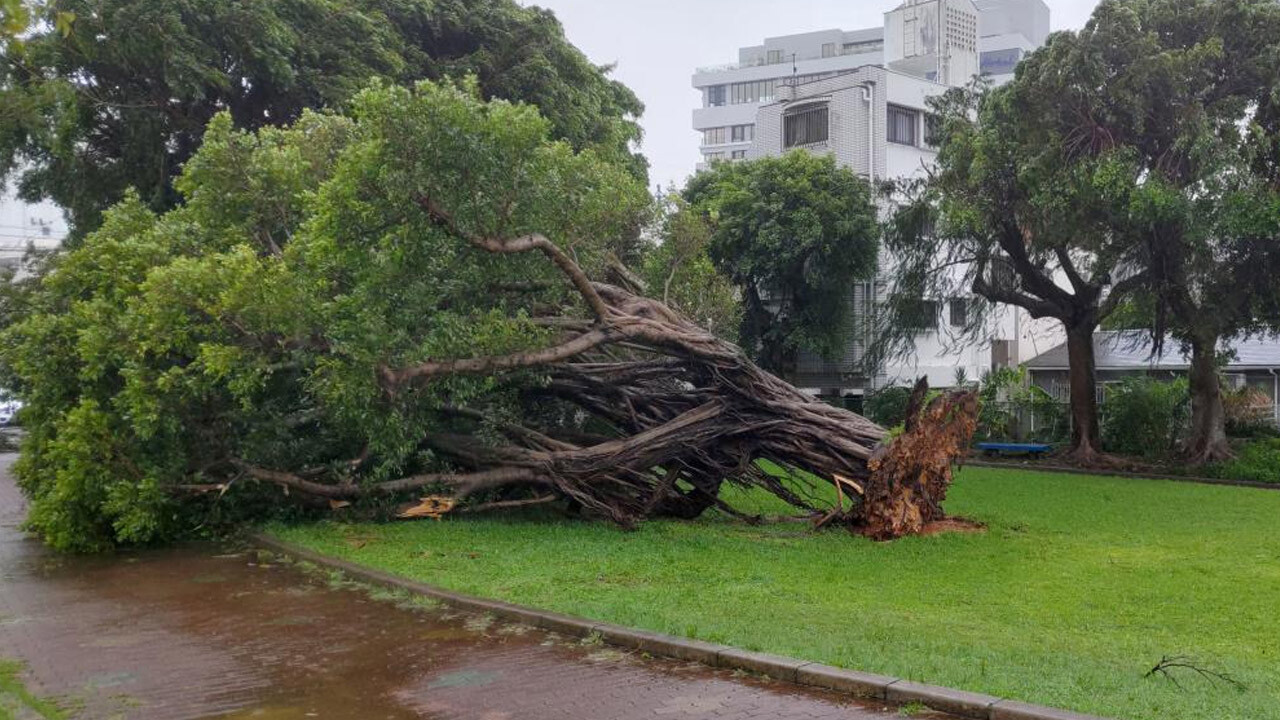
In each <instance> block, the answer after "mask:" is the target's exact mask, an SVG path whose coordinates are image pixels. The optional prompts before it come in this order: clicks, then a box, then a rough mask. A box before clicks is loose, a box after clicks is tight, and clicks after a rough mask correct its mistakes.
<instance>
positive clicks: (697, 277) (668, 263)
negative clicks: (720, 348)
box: [643, 195, 742, 342]
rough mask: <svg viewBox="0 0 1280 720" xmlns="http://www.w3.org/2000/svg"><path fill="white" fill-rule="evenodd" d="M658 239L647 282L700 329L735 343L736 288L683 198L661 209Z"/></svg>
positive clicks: (704, 223)
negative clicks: (719, 266)
mask: <svg viewBox="0 0 1280 720" xmlns="http://www.w3.org/2000/svg"><path fill="white" fill-rule="evenodd" d="M658 213H659V216H658V218H657V222H656V223H655V224H656V226H657V232H658V238H657V241H656V244H655V245H654V246H653V247H651V248H650V249H649V250H648V251H647V252H646V253H645V256H644V268H643V269H644V280H645V282H646V283H647V284H648V286H649V292H650V294H651V295H653V297H656V298H659V299H661V300H662V301H663V302H664V303H666V304H667V305H670V306H671V307H674V308H676V309H678V310H680V311H681V312H683V313H684V314H685V315H688V316H689V317H690V318H691V319H693V320H694V321H695V322H697V323H698V324H699V325H701V326H702V327H705V328H707V329H708V330H710V331H712V332H714V333H715V334H716V335H718V336H720V337H722V338H724V339H726V340H728V341H730V342H736V341H737V338H738V329H739V324H740V323H741V322H742V304H741V302H739V300H738V296H737V292H736V289H735V288H734V286H733V284H732V283H730V282H729V280H728V278H726V277H725V276H724V275H722V274H721V273H720V271H718V270H717V269H716V267H715V264H714V263H713V262H712V261H711V256H710V255H709V254H708V247H709V245H710V243H711V225H710V222H709V221H708V219H707V218H706V217H705V216H704V215H703V214H702V213H699V212H698V211H696V210H695V209H693V208H691V207H689V204H688V203H687V202H685V200H684V199H683V198H681V197H680V196H679V195H671V196H668V197H666V198H664V199H663V201H662V202H661V203H660V205H659V208H658Z"/></svg>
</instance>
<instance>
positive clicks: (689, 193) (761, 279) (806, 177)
mask: <svg viewBox="0 0 1280 720" xmlns="http://www.w3.org/2000/svg"><path fill="white" fill-rule="evenodd" d="M683 194H684V197H685V199H686V200H687V201H688V202H689V203H690V205H692V206H693V207H694V208H696V209H697V210H698V211H700V212H702V213H705V214H706V216H707V217H708V218H709V221H710V226H711V231H712V235H711V243H710V246H709V248H708V252H709V255H710V257H711V259H712V260H713V261H714V262H715V265H716V268H718V269H719V270H720V272H722V273H723V274H724V275H725V276H726V277H728V278H729V279H730V280H731V281H732V282H733V284H734V285H735V286H737V287H738V289H739V291H740V292H741V294H742V298H743V303H744V308H743V321H742V331H741V333H740V338H741V342H742V345H743V347H744V348H746V349H747V351H748V352H749V353H751V354H752V355H754V356H755V358H756V359H757V361H758V362H760V363H761V364H762V365H763V366H765V367H767V368H769V369H771V370H774V371H782V372H785V371H787V370H788V369H789V368H790V367H792V365H793V364H794V362H795V357H796V354H797V353H798V352H799V351H800V350H802V349H804V350H810V351H812V352H815V353H818V354H820V355H822V356H824V357H828V358H834V357H837V356H839V355H841V354H842V353H843V352H844V345H845V341H846V339H847V338H846V337H845V335H846V327H847V323H846V317H847V315H848V313H849V312H850V311H851V308H850V306H851V300H850V298H851V296H852V289H853V288H852V286H853V283H855V282H857V281H859V280H867V279H870V278H871V277H872V276H873V275H874V274H875V271H876V258H877V253H878V247H879V235H880V231H879V224H878V222H877V216H876V209H875V205H874V204H873V203H872V198H871V190H870V187H869V185H868V183H867V182H866V181H865V180H863V179H861V178H859V177H858V176H857V175H855V174H854V173H853V171H852V170H849V169H848V168H842V167H838V166H837V165H836V162H835V159H834V157H832V156H830V155H823V156H815V155H811V154H809V153H806V152H801V151H796V152H790V153H787V154H786V155H784V156H782V157H771V158H763V159H760V160H752V161H742V162H733V163H717V164H715V165H713V167H712V168H711V169H710V170H708V171H706V172H702V173H699V174H697V175H695V176H694V177H693V178H691V179H690V181H689V184H688V186H687V187H686V188H685V190H684V193H683Z"/></svg>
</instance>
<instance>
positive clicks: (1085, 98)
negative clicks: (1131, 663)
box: [1018, 0, 1280, 462]
mask: <svg viewBox="0 0 1280 720" xmlns="http://www.w3.org/2000/svg"><path fill="white" fill-rule="evenodd" d="M1277 77H1280V5H1277V4H1276V3H1275V2H1273V1H1272V0H1107V1H1106V2H1103V3H1102V4H1101V5H1100V6H1099V7H1098V9H1097V11H1096V12H1095V13H1094V16H1093V18H1092V20H1090V22H1089V24H1088V25H1087V26H1086V27H1085V29H1084V30H1082V31H1081V32H1080V33H1078V34H1075V35H1071V34H1064V35H1060V36H1058V37H1057V38H1056V39H1055V42H1054V43H1052V45H1051V47H1050V48H1049V51H1048V52H1046V53H1043V54H1037V55H1036V56H1034V57H1033V58H1031V59H1030V60H1028V62H1027V63H1026V64H1025V65H1024V66H1023V67H1022V68H1021V69H1020V71H1019V78H1018V84H1019V85H1020V86H1023V87H1034V88H1036V89H1037V93H1039V96H1040V97H1042V98H1045V99H1046V100H1047V102H1046V103H1045V106H1046V107H1047V108H1048V109H1049V112H1048V113H1045V114H1042V115H1040V116H1038V121H1039V122H1041V123H1043V125H1044V128H1045V131H1046V132H1047V133H1049V134H1051V135H1052V136H1054V137H1056V138H1060V139H1061V140H1062V147H1063V153H1062V157H1061V159H1062V163H1063V165H1062V167H1061V170H1060V171H1059V176H1061V175H1065V174H1068V173H1072V172H1079V169H1081V168H1093V167H1099V166H1105V167H1110V168H1111V172H1110V173H1109V175H1108V178H1107V183H1106V185H1105V190H1104V192H1102V193H1100V194H1099V196H1098V198H1096V200H1094V201H1091V202H1094V204H1095V206H1096V208H1097V209H1096V211H1093V212H1092V213H1091V214H1092V215H1093V216H1094V217H1095V218H1096V219H1097V221H1098V223H1099V225H1100V227H1101V229H1102V230H1103V232H1104V233H1105V234H1107V235H1108V236H1110V237H1113V238H1115V239H1116V240H1118V241H1120V242H1121V243H1122V244H1124V245H1126V246H1127V247H1128V248H1130V249H1131V252H1130V253H1129V254H1126V255H1125V256H1124V258H1125V260H1126V262H1127V263H1129V265H1128V267H1127V271H1128V272H1130V273H1133V274H1134V276H1135V277H1138V278H1140V279H1142V280H1143V281H1144V282H1145V284H1146V286H1147V289H1148V291H1149V293H1148V296H1149V297H1150V298H1151V299H1152V300H1153V302H1152V303H1150V304H1151V306H1152V308H1153V313H1152V320H1153V324H1152V327H1151V330H1152V334H1153V337H1154V339H1155V346H1156V348H1157V349H1159V347H1160V345H1161V344H1162V343H1163V341H1164V336H1165V334H1166V332H1170V333H1172V335H1173V336H1174V337H1175V338H1176V339H1178V340H1179V341H1181V342H1183V343H1184V344H1186V345H1188V346H1189V347H1190V348H1191V355H1192V362H1191V375H1190V382H1191V394H1192V427H1191V436H1190V438H1189V441H1188V443H1187V454H1188V458H1189V459H1190V460H1191V461H1193V462H1206V461H1212V460H1217V459H1222V458H1224V457H1227V456H1229V454H1230V448H1229V446H1228V444H1227V439H1226V432H1225V414H1224V412H1223V407H1222V395H1221V391H1220V387H1219V380H1218V365H1217V360H1218V351H1219V346H1220V343H1221V341H1223V340H1225V339H1228V338H1231V337H1233V336H1236V335H1239V334H1241V333H1249V332H1259V331H1265V330H1267V329H1269V328H1275V327H1276V319H1277V316H1276V314H1275V312H1274V308H1275V296H1276V293H1277V289H1276V288H1277V283H1276V279H1275V278H1276V277H1277V274H1276V272H1277V268H1280V242H1277V241H1278V240H1280V232H1278V231H1277V227H1278V225H1280V218H1277V210H1278V208H1280V201H1278V198H1280V195H1278V193H1280V174H1278V173H1277V171H1276V165H1275V159H1276V148H1277V137H1280V128H1278V127H1277V125H1276V115H1277V108H1278V107H1280V96H1277V90H1276V88H1277V85H1276V83H1277ZM1086 200H1089V199H1088V198H1086Z"/></svg>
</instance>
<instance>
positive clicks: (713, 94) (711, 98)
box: [707, 85, 725, 107]
mask: <svg viewBox="0 0 1280 720" xmlns="http://www.w3.org/2000/svg"><path fill="white" fill-rule="evenodd" d="M724 88H725V86H724V85H712V86H711V87H709V88H707V107H720V106H721V105H724V101H725V91H724Z"/></svg>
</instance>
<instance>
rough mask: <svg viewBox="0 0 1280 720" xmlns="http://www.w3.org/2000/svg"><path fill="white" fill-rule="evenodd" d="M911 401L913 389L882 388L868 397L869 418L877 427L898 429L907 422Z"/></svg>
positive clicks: (899, 386)
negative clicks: (908, 406) (908, 404)
mask: <svg viewBox="0 0 1280 720" xmlns="http://www.w3.org/2000/svg"><path fill="white" fill-rule="evenodd" d="M910 401H911V388H909V387H904V386H901V385H894V386H890V387H887V388H881V389H880V390H877V391H876V392H874V393H872V394H871V395H870V396H869V397H867V401H866V409H867V413H866V415H867V417H869V418H871V420H872V421H874V422H875V423H876V424H877V425H881V426H883V427H887V428H888V427H896V426H898V425H902V424H903V423H905V422H906V420H907V403H908V402H910Z"/></svg>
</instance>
